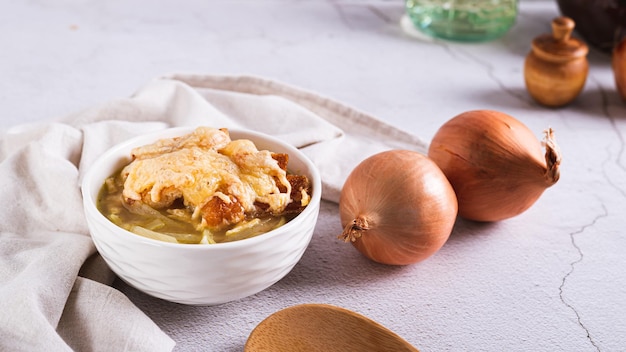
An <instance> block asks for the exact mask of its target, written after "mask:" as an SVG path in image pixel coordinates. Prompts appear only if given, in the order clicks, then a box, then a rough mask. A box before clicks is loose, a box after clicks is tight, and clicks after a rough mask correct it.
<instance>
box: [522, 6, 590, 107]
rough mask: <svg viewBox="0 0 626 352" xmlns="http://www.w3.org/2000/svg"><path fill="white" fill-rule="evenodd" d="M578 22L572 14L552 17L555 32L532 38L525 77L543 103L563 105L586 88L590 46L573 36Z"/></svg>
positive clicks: (531, 91)
mask: <svg viewBox="0 0 626 352" xmlns="http://www.w3.org/2000/svg"><path fill="white" fill-rule="evenodd" d="M574 26H575V23H574V21H573V20H572V19H571V18H569V17H564V16H562V17H557V18H555V19H554V20H553V21H552V33H551V34H543V35H540V36H538V37H537V38H535V39H534V40H533V42H532V47H531V51H530V53H529V54H528V55H527V56H526V60H525V62H524V80H525V82H526V89H527V90H528V92H529V93H530V95H531V96H532V97H533V99H535V100H536V101H537V102H539V103H540V104H542V105H545V106H548V107H560V106H563V105H566V104H568V103H570V102H571V101H572V100H574V99H575V98H576V97H577V96H578V94H579V93H580V92H581V91H582V89H583V87H584V86H585V82H586V80H587V73H588V72H589V63H588V62H587V53H588V52H589V48H588V47H587V45H586V44H585V43H583V42H582V41H581V40H579V39H576V38H572V37H571V34H572V31H573V30H574Z"/></svg>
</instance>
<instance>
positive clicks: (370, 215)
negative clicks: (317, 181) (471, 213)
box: [339, 150, 457, 265]
mask: <svg viewBox="0 0 626 352" xmlns="http://www.w3.org/2000/svg"><path fill="white" fill-rule="evenodd" d="M339 210H340V215H341V224H342V225H343V226H344V230H343V233H342V234H341V235H339V238H341V239H343V240H344V241H345V242H351V243H352V244H353V245H354V247H355V248H356V249H357V250H358V251H359V252H361V253H362V254H363V255H365V256H366V257H368V258H369V259H371V260H374V261H376V262H379V263H383V264H390V265H407V264H412V263H416V262H419V261H421V260H424V259H426V258H428V257H429V256H431V255H432V254H434V253H435V252H437V251H438V250H439V249H440V248H441V247H442V246H443V245H444V243H445V242H446V241H447V240H448V237H449V236H450V233H451V232H452V228H453V226H454V222H455V220H456V215H457V202H456V196H455V194H454V191H453V189H452V186H451V185H450V183H449V182H448V180H447V179H446V177H445V175H444V174H443V173H442V172H441V170H440V169H439V168H438V167H437V165H436V164H435V163H434V162H433V161H432V160H430V159H429V158H428V157H427V156H425V155H423V154H420V153H418V152H414V151H409V150H390V151H386V152H382V153H378V154H375V155H373V156H371V157H369V158H367V159H365V160H363V161H362V162H361V163H360V164H359V165H357V167H356V168H355V169H354V170H352V172H351V173H350V175H349V176H348V178H347V180H346V182H345V184H344V186H343V188H342V190H341V196H340V200H339Z"/></svg>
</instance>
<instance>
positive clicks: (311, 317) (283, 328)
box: [244, 304, 418, 352]
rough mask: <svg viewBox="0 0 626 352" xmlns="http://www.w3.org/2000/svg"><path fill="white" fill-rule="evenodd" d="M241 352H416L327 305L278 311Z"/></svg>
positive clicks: (395, 337) (377, 327) (388, 332)
mask: <svg viewBox="0 0 626 352" xmlns="http://www.w3.org/2000/svg"><path fill="white" fill-rule="evenodd" d="M244 351H245V352H261V351H265V352H269V351H272V352H280V351H288V352H298V351H323V352H335V351H336V352H349V351H359V352H367V351H377V352H385V351H388V352H418V350H417V349H416V348H415V347H413V346H411V345H410V344H409V343H408V342H406V341H405V340H404V339H402V338H401V337H400V336H398V335H396V334H395V333H394V332H392V331H391V330H389V329H387V328H385V327H384V326H382V325H380V324H379V323H377V322H375V321H373V320H371V319H369V318H366V317H364V316H362V315H360V314H358V313H355V312H353V311H350V310H347V309H343V308H339V307H335V306H332V305H328V304H301V305H297V306H293V307H289V308H285V309H283V310H280V311H278V312H276V313H274V314H272V315H270V316H269V317H267V318H266V319H265V320H263V321H262V322H261V323H260V324H259V325H257V327H256V328H254V330H252V333H250V336H249V337H248V341H247V342H246V345H245V348H244Z"/></svg>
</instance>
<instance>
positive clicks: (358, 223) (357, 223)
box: [337, 215, 370, 242]
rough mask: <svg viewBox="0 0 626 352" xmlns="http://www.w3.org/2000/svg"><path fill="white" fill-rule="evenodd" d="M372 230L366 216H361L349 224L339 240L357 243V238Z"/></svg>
mask: <svg viewBox="0 0 626 352" xmlns="http://www.w3.org/2000/svg"><path fill="white" fill-rule="evenodd" d="M369 229H370V225H369V222H368V221H367V219H366V218H365V217H364V216H361V215H359V216H358V217H356V218H355V219H353V220H352V221H350V222H348V224H347V225H346V227H344V228H343V232H342V233H341V234H340V235H339V236H337V238H339V239H341V240H343V241H344V242H355V241H356V240H357V238H360V237H361V236H363V233H364V232H366V231H367V230H369Z"/></svg>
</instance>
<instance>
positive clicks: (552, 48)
mask: <svg viewBox="0 0 626 352" xmlns="http://www.w3.org/2000/svg"><path fill="white" fill-rule="evenodd" d="M575 25H576V24H575V23H574V20H572V19H571V18H569V17H565V16H561V17H557V18H555V19H553V20H552V33H551V34H542V35H540V36H538V37H537V38H535V39H534V40H533V42H532V50H533V51H534V53H535V55H537V56H539V57H541V58H542V59H544V60H547V61H552V62H563V61H569V60H574V59H578V58H581V57H585V56H587V53H588V52H589V47H587V45H586V44H585V43H584V42H582V41H581V40H579V39H577V38H573V37H572V36H571V35H572V31H573V30H574V27H575Z"/></svg>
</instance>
